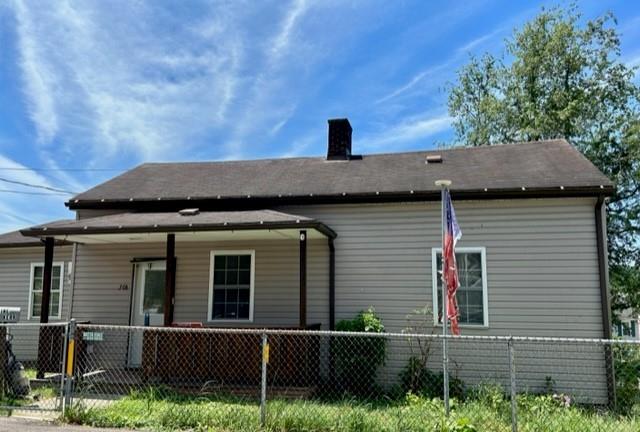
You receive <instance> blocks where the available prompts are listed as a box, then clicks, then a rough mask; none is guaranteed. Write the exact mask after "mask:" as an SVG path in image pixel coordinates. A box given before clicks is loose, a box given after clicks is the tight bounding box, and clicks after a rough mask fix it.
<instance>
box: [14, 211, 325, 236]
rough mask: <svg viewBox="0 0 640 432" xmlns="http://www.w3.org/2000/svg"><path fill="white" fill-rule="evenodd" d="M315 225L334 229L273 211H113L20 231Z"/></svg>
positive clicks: (42, 233)
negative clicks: (187, 214)
mask: <svg viewBox="0 0 640 432" xmlns="http://www.w3.org/2000/svg"><path fill="white" fill-rule="evenodd" d="M284 228H296V229H298V228H300V229H303V228H315V229H317V230H318V231H320V232H322V233H323V234H325V235H327V236H329V237H335V232H333V231H332V230H331V229H330V228H328V227H327V226H325V225H324V224H322V223H321V222H319V221H317V220H315V219H312V218H309V217H306V216H298V215H293V214H288V213H283V212H279V211H275V210H244V211H215V212H199V213H197V214H194V215H190V216H184V215H181V214H180V213H179V212H155V213H135V212H127V213H117V214H111V215H105V216H97V217H92V218H86V219H79V220H67V221H59V222H52V223H47V224H43V225H38V226H34V227H31V228H28V229H24V230H22V232H23V233H24V234H26V235H33V236H46V235H51V236H54V235H71V234H89V233H91V234H100V233H126V232H174V231H175V232H177V231H201V230H202V231H209V230H241V229H284Z"/></svg>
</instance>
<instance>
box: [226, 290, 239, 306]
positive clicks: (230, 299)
mask: <svg viewBox="0 0 640 432" xmlns="http://www.w3.org/2000/svg"><path fill="white" fill-rule="evenodd" d="M226 301H227V303H237V302H238V290H237V289H228V290H227V300H226Z"/></svg>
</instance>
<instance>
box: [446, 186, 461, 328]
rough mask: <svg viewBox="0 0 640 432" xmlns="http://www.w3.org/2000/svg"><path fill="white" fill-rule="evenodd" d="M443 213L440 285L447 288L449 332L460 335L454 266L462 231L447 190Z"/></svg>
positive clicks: (456, 278) (456, 275)
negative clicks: (443, 227)
mask: <svg viewBox="0 0 640 432" xmlns="http://www.w3.org/2000/svg"><path fill="white" fill-rule="evenodd" d="M443 198H444V212H445V220H446V224H447V225H446V227H445V232H444V244H443V245H442V246H443V248H442V249H443V254H442V283H443V284H444V285H445V286H446V287H447V318H449V320H450V321H451V332H452V333H453V334H454V335H459V334H460V327H458V300H457V299H456V291H457V290H458V287H459V286H460V282H459V281H458V267H457V266H456V253H455V252H456V243H457V242H458V240H460V237H462V231H460V226H459V225H458V221H457V219H456V212H455V211H454V210H453V205H452V204H451V195H450V194H449V190H447V189H445V191H444V197H443Z"/></svg>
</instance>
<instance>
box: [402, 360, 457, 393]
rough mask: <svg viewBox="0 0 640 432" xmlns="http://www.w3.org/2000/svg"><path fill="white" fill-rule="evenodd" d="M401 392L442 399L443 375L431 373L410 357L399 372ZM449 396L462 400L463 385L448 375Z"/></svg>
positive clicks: (419, 361) (422, 364)
mask: <svg viewBox="0 0 640 432" xmlns="http://www.w3.org/2000/svg"><path fill="white" fill-rule="evenodd" d="M400 382H401V384H402V390H403V392H405V393H407V392H411V393H415V394H419V395H421V396H424V397H427V398H434V397H440V398H441V397H444V374H443V373H442V372H433V371H431V370H429V369H428V368H427V366H426V365H425V364H424V363H423V362H422V361H421V360H420V359H419V358H417V357H411V358H410V359H409V361H408V362H407V365H406V366H405V367H404V368H402V370H401V371H400ZM449 396H451V397H455V398H459V399H462V398H463V397H464V383H463V382H462V380H460V379H459V378H457V377H454V376H452V375H451V374H449Z"/></svg>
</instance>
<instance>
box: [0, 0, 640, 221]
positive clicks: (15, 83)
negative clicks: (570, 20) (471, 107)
mask: <svg viewBox="0 0 640 432" xmlns="http://www.w3.org/2000/svg"><path fill="white" fill-rule="evenodd" d="M553 4H556V2H546V3H544V2H523V1H497V0H495V1H491V0H476V1H469V2H452V1H431V2H425V1H420V0H417V1H384V0H366V1H365V0H363V1H356V0H353V1H348V0H340V1H337V0H336V1H332V0H318V1H304V0H293V1H290V0H289V1H286V0H282V1H280V0H278V1H272V2H267V1H265V2H258V1H221V2H210V1H195V0H189V1H148V2H145V1H132V0H121V1H118V0H113V1H109V2H105V1H98V0H94V1H82V2H74V1H71V0H69V1H65V0H60V1H45V0H43V1H21V0H7V1H3V2H2V3H1V4H0V179H2V180H0V232H4V231H8V230H11V229H16V228H20V227H24V226H28V225H31V224H33V223H39V222H44V221H47V220H52V219H58V218H68V217H72V216H73V215H72V213H70V212H68V211H67V210H66V209H65V207H64V205H63V203H64V201H65V200H66V199H67V198H68V195H30V194H25V193H14V192H9V191H21V192H32V193H33V192H42V193H47V192H46V191H44V190H38V189H33V188H29V187H26V186H23V185H19V184H16V183H10V182H16V181H17V182H23V183H35V184H40V185H45V186H48V187H52V188H56V189H62V190H67V191H74V192H77V191H82V190H84V189H87V188H89V187H91V186H92V185H95V184H97V183H99V182H101V181H104V180H106V179H107V178H109V177H112V176H114V175H116V174H118V173H119V172H121V171H123V170H126V169H128V168H131V167H133V166H135V165H137V164H139V163H141V162H144V161H186V160H224V159H245V158H264V157H285V156H307V155H310V156H311V155H321V154H323V153H324V152H325V151H326V120H327V119H328V118H332V117H348V118H349V119H350V121H351V124H352V125H353V128H354V152H357V153H365V154H366V153H374V152H389V151H402V150H412V149H426V148H430V147H433V146H434V145H436V144H437V143H438V142H447V141H451V140H452V139H453V133H452V130H451V119H450V118H449V117H448V115H447V109H446V98H447V91H446V89H447V85H448V83H450V82H452V81H453V80H455V72H456V70H457V69H458V68H459V67H460V66H461V65H463V64H464V63H465V62H466V61H467V59H468V57H469V55H470V54H475V55H480V54H482V53H484V52H492V53H500V52H501V50H502V47H503V40H504V38H505V37H507V36H509V34H511V32H512V31H513V29H514V28H516V27H518V26H520V25H521V24H522V23H523V22H525V21H526V20H528V19H530V18H531V17H533V16H534V15H535V14H536V13H537V12H538V11H539V10H540V7H541V6H542V5H547V6H549V5H553ZM579 5H580V7H581V9H582V11H583V12H584V14H585V16H586V17H587V18H593V17H596V16H598V15H600V14H602V13H604V12H606V11H608V10H611V11H613V12H614V13H615V15H616V16H617V18H618V22H619V30H620V31H621V32H622V41H623V45H622V48H623V50H622V60H623V61H624V62H625V63H627V64H632V65H640V2H635V1H602V0H601V1H585V2H580V3H579ZM7 180H9V181H10V182H7Z"/></svg>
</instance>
